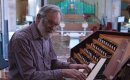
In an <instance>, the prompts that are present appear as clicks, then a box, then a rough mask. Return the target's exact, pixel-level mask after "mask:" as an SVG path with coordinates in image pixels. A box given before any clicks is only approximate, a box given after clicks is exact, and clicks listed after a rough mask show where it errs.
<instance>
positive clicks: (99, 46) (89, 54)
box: [70, 31, 130, 80]
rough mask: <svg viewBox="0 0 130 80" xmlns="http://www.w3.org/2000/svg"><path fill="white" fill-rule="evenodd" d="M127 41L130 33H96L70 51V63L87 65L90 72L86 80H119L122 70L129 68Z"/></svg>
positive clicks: (128, 45)
mask: <svg viewBox="0 0 130 80" xmlns="http://www.w3.org/2000/svg"><path fill="white" fill-rule="evenodd" d="M129 39H130V33H121V32H110V31H97V32H95V33H93V34H92V35H90V36H89V37H87V38H86V39H85V40H83V41H82V42H81V43H79V44H78V45H76V46H75V47H74V48H72V49H71V55H70V61H71V62H72V63H76V64H88V66H89V67H90V68H91V69H92V71H91V73H89V74H87V76H88V77H87V79H86V80H95V79H100V80H108V79H109V80H117V79H120V78H121V76H119V75H120V74H121V73H123V71H122V69H123V68H125V67H127V66H130V50H129V49H130V40H129ZM129 69H130V67H129ZM126 71H128V70H126ZM129 73H130V70H129ZM120 80H121V79H120Z"/></svg>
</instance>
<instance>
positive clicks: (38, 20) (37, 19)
mask: <svg viewBox="0 0 130 80" xmlns="http://www.w3.org/2000/svg"><path fill="white" fill-rule="evenodd" d="M40 20H41V15H40V14H37V17H36V22H38V23H39V22H40Z"/></svg>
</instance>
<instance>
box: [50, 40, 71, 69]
mask: <svg viewBox="0 0 130 80" xmlns="http://www.w3.org/2000/svg"><path fill="white" fill-rule="evenodd" d="M50 52H51V56H52V61H51V64H52V66H51V68H52V69H69V64H70V63H69V62H62V61H59V60H58V59H57V55H56V53H55V51H54V49H53V45H52V41H51V40H50Z"/></svg>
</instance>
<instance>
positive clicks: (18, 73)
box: [8, 23, 69, 80]
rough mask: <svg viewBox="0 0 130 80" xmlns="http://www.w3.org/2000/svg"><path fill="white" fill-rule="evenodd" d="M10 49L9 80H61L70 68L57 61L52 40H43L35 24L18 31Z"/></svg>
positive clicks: (10, 44) (11, 41) (13, 37)
mask: <svg viewBox="0 0 130 80" xmlns="http://www.w3.org/2000/svg"><path fill="white" fill-rule="evenodd" d="M8 47H9V55H8V56H9V57H8V59H9V80H52V79H57V80H60V79H61V78H62V72H61V69H63V68H68V66H69V64H68V63H65V62H60V61H58V60H57V56H56V54H55V52H54V50H53V47H52V42H51V39H50V38H48V39H44V38H41V37H40V35H39V32H38V29H37V27H36V26H35V23H32V24H31V25H30V26H29V27H26V28H24V29H22V30H19V31H16V32H15V33H14V34H13V36H12V38H11V40H10V42H9V45H8Z"/></svg>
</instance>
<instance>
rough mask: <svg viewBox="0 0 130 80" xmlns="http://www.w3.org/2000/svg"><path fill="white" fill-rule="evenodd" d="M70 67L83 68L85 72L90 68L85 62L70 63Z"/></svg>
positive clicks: (89, 70)
mask: <svg viewBox="0 0 130 80" xmlns="http://www.w3.org/2000/svg"><path fill="white" fill-rule="evenodd" d="M69 68H70V69H85V71H86V72H87V73H90V72H91V69H90V68H89V67H88V66H87V65H86V64H70V65H69Z"/></svg>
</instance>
